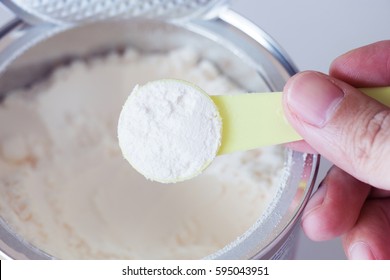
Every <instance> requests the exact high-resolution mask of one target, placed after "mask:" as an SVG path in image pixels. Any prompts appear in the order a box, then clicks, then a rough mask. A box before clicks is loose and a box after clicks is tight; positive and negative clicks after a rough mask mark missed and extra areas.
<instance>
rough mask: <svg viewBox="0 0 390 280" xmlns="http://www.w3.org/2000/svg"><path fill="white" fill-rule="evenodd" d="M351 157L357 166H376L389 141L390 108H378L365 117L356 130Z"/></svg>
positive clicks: (379, 162)
mask: <svg viewBox="0 0 390 280" xmlns="http://www.w3.org/2000/svg"><path fill="white" fill-rule="evenodd" d="M355 138H356V139H353V140H354V143H357V144H356V145H354V151H353V153H354V154H353V158H354V159H356V160H357V164H358V165H359V166H365V167H367V162H369V163H371V164H370V165H371V168H376V165H377V164H381V163H382V161H381V160H380V159H381V158H382V157H383V156H384V151H385V149H386V147H387V145H388V144H389V143H390V142H389V141H390V110H386V109H384V110H380V111H378V112H376V113H375V114H370V115H368V116H367V117H366V118H365V121H364V122H363V125H362V126H361V127H359V129H357V130H356V133H355Z"/></svg>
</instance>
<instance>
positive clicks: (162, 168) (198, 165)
mask: <svg viewBox="0 0 390 280" xmlns="http://www.w3.org/2000/svg"><path fill="white" fill-rule="evenodd" d="M200 92H201V93H204V94H199V93H200ZM221 130H222V121H221V117H220V115H219V112H218V109H217V107H216V106H215V104H214V103H213V101H212V100H211V99H210V97H209V96H208V95H207V94H206V93H205V92H203V90H201V89H200V88H197V87H195V86H194V85H192V84H188V83H186V82H183V81H180V82H178V81H176V80H169V79H167V80H157V81H153V82H149V83H147V84H145V85H143V86H137V87H135V88H134V90H133V92H132V93H131V94H130V96H129V98H128V99H127V101H126V103H125V105H124V106H123V109H122V112H121V114H120V117H119V123H118V138H119V145H120V147H121V150H122V153H123V155H124V157H125V158H126V159H127V160H128V161H129V162H130V164H131V165H132V166H133V167H134V168H135V169H136V170H137V171H138V172H140V173H141V174H143V175H144V176H145V177H146V178H148V179H150V180H153V181H158V182H162V183H172V182H178V181H183V180H185V179H189V178H191V177H194V176H196V175H198V174H199V173H200V172H201V171H202V170H203V169H204V168H206V167H207V166H208V165H209V164H210V163H211V161H212V160H213V159H214V158H215V156H216V154H217V151H218V148H219V146H220V143H221Z"/></svg>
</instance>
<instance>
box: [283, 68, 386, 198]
mask: <svg viewBox="0 0 390 280" xmlns="http://www.w3.org/2000/svg"><path fill="white" fill-rule="evenodd" d="M283 105H284V111H285V115H286V117H287V119H288V120H289V122H290V123H291V125H292V126H293V127H294V128H295V129H296V131H297V132H298V133H299V134H300V135H301V136H302V137H303V138H304V139H305V141H306V142H308V143H309V144H310V145H311V146H312V147H313V148H314V149H315V150H317V151H318V152H319V153H320V154H322V155H323V156H324V157H326V158H327V159H329V160H330V161H332V162H333V163H334V164H335V165H337V166H338V167H340V168H341V169H343V170H345V171H346V172H348V173H349V174H351V175H352V176H354V177H355V178H357V179H359V180H361V181H363V182H365V183H368V184H370V185H372V186H375V187H378V188H382V189H387V190H390V175H389V166H390V164H389V162H390V109H389V108H388V107H386V106H384V105H382V104H380V103H379V102H377V101H376V100H374V99H372V98H370V97H368V96H366V95H365V94H363V93H361V92H360V91H359V90H357V89H355V88H353V87H352V86H350V85H348V84H346V83H344V82H342V81H340V80H337V79H335V78H332V77H329V76H326V75H324V74H321V73H317V72H303V73H300V74H297V75H296V76H294V77H293V78H291V79H290V80H289V82H288V83H287V84H286V86H285V89H284V96H283Z"/></svg>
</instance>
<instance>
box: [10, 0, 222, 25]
mask: <svg viewBox="0 0 390 280" xmlns="http://www.w3.org/2000/svg"><path fill="white" fill-rule="evenodd" d="M3 2H4V4H6V5H7V6H8V7H9V8H10V9H12V10H13V11H14V12H15V13H16V14H17V15H19V16H21V17H22V18H23V19H26V20H27V21H28V22H30V23H31V22H34V23H36V22H49V23H55V24H66V23H68V24H69V23H81V22H92V21H97V20H102V19H108V18H133V17H147V18H162V19H166V20H182V19H188V18H194V17H200V16H201V15H205V14H208V13H209V12H210V11H211V10H214V9H215V8H216V7H221V6H222V5H223V4H225V3H226V2H227V0H80V1H77V0H3Z"/></svg>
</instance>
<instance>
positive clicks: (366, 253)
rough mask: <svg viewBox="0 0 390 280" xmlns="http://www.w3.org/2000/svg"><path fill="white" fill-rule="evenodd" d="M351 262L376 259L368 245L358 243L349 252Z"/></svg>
mask: <svg viewBox="0 0 390 280" xmlns="http://www.w3.org/2000/svg"><path fill="white" fill-rule="evenodd" d="M349 257H350V259H351V260H373V259H375V257H374V255H373V253H372V251H371V248H370V246H368V244H367V243H365V242H362V241H358V242H356V243H354V244H353V245H352V246H351V247H350V250H349Z"/></svg>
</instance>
